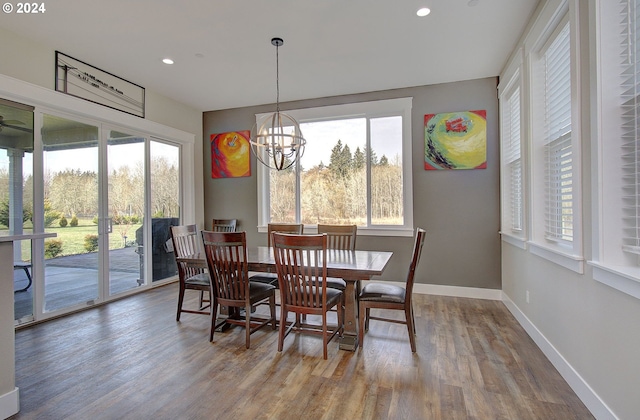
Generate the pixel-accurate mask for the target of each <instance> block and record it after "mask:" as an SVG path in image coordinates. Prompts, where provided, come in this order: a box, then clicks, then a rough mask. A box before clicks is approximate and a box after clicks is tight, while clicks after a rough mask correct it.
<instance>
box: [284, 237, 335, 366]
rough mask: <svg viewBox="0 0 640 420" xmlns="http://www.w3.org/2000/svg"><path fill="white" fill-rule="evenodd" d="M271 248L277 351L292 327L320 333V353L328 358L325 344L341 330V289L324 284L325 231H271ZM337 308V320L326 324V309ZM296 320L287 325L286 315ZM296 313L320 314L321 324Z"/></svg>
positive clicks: (303, 331) (325, 270)
mask: <svg viewBox="0 0 640 420" xmlns="http://www.w3.org/2000/svg"><path fill="white" fill-rule="evenodd" d="M272 241H273V252H274V258H275V262H276V271H277V273H278V288H279V289H280V327H279V331H278V351H279V352H281V351H282V348H283V345H284V339H285V337H286V336H287V335H288V334H289V333H290V332H291V330H292V329H293V328H296V330H297V331H299V332H302V333H313V334H320V335H321V336H322V354H323V357H324V359H325V360H326V359H327V345H328V343H329V341H331V339H333V337H335V336H336V335H339V336H342V332H343V330H344V293H342V291H340V290H337V289H332V288H329V287H327V282H326V279H327V235H292V234H283V233H273V235H272ZM333 307H337V309H338V324H337V325H335V326H329V325H328V323H327V312H328V311H329V310H330V309H331V308H333ZM289 312H293V313H295V314H296V315H298V316H296V320H295V321H294V322H292V323H289V324H288V325H287V315H288V313H289ZM299 315H320V316H321V317H322V325H311V324H307V323H302V322H300V317H299Z"/></svg>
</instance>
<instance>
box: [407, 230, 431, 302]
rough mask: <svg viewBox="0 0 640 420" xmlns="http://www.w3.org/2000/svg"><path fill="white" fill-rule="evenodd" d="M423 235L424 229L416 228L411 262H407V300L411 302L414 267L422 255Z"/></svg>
mask: <svg viewBox="0 0 640 420" xmlns="http://www.w3.org/2000/svg"><path fill="white" fill-rule="evenodd" d="M425 235H426V232H425V230H424V229H420V228H416V236H415V241H414V242H413V254H412V256H411V263H410V264H409V273H408V274H407V299H406V301H407V302H411V293H412V291H413V279H414V277H415V273H416V267H417V266H418V263H419V262H420V255H422V247H423V245H424V238H425Z"/></svg>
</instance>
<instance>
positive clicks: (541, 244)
mask: <svg viewBox="0 0 640 420" xmlns="http://www.w3.org/2000/svg"><path fill="white" fill-rule="evenodd" d="M577 1H579V0H568V1H553V2H549V3H548V4H547V7H545V9H544V10H543V12H542V13H541V15H540V16H541V18H540V19H538V20H537V21H536V22H535V24H534V26H533V30H532V32H531V33H530V34H529V37H528V39H527V40H526V41H525V49H526V54H525V59H526V61H527V64H528V68H527V74H528V75H529V76H530V77H529V81H530V83H531V86H529V87H528V92H527V95H528V97H529V98H530V99H529V100H528V104H529V106H531V105H532V104H534V101H533V99H532V98H531V97H532V95H534V93H535V89H534V85H533V84H534V79H533V76H534V75H535V64H537V62H538V60H537V58H536V57H537V55H538V52H539V51H541V49H542V47H543V46H544V45H545V44H546V43H547V42H548V41H549V39H550V37H551V36H552V34H555V33H556V31H558V30H560V28H561V27H562V26H563V25H564V24H565V23H566V22H567V20H568V22H569V24H570V45H571V60H572V66H571V119H572V126H571V129H572V134H571V136H572V148H573V161H574V162H575V165H574V168H573V181H574V184H573V204H574V206H573V210H574V219H573V228H574V236H573V243H572V244H571V245H570V246H566V245H565V244H560V243H550V242H549V241H547V240H546V239H545V237H544V230H545V228H544V204H545V203H544V194H543V192H544V188H543V186H542V184H541V183H543V182H544V163H545V161H544V157H543V156H540V155H539V154H538V155H536V153H534V152H533V150H534V149H535V146H536V142H535V140H534V136H539V134H538V132H537V131H534V126H535V121H536V119H535V118H532V119H531V120H530V121H529V122H528V124H527V126H528V130H527V133H526V136H527V139H528V149H529V156H530V159H529V162H530V165H529V168H528V175H529V177H530V180H531V183H530V193H529V195H528V197H529V199H530V200H532V201H531V202H530V203H529V209H531V216H530V217H531V219H530V220H531V238H530V239H529V240H528V247H529V250H530V252H531V253H533V254H535V255H538V256H540V257H542V258H545V259H547V260H549V261H551V262H553V263H556V264H558V265H560V266H562V267H565V268H567V269H570V270H572V271H575V272H577V273H584V256H583V246H582V240H583V239H582V238H583V229H582V193H581V189H582V186H581V182H580V180H581V177H582V170H581V162H582V153H581V147H580V139H581V132H580V129H581V127H580V121H581V118H580V115H581V102H580V90H579V87H580V77H579V76H580V74H579V70H580V69H579V67H580V66H579V65H578V63H580V51H579V49H580V48H579V40H578V32H579V30H578V28H579V27H578V16H577V10H578V5H577ZM533 111H536V108H529V113H530V114H532V113H533ZM525 112H527V111H526V110H525ZM534 198H535V199H534Z"/></svg>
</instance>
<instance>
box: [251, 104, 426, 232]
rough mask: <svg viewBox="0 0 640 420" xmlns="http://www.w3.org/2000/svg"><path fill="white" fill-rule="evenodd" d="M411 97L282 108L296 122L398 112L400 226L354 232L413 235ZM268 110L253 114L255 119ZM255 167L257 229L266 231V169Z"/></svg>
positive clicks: (309, 228)
mask: <svg viewBox="0 0 640 420" xmlns="http://www.w3.org/2000/svg"><path fill="white" fill-rule="evenodd" d="M412 103H413V98H396V99H386V100H379V101H370V102H358V103H351V104H342V105H329V106H323V107H314V108H304V109H294V110H287V111H284V110H283V112H285V113H287V114H288V115H290V116H292V117H293V118H295V119H296V120H297V121H298V123H301V124H302V123H304V122H309V121H317V120H319V119H322V118H327V119H328V118H331V117H335V116H336V115H340V116H341V117H347V116H351V117H357V116H361V115H364V114H366V115H367V116H369V117H370V116H373V115H375V114H380V115H388V114H389V112H398V113H400V114H401V115H402V178H403V191H402V194H403V197H404V203H403V204H404V208H403V212H404V219H405V224H404V225H403V226H374V227H360V226H359V227H358V235H364V236H367V235H369V236H407V237H411V236H413V233H414V232H413V182H412V169H413V163H412V162H413V161H412V141H411V140H412V136H411V107H412ZM270 114H271V113H262V114H256V121H258V120H260V119H262V118H263V117H265V116H267V115H270ZM257 166H258V168H257V171H256V172H257V174H256V177H257V185H258V188H257V195H258V232H263V233H264V232H267V224H268V220H269V211H268V209H269V206H268V200H269V192H268V191H269V189H268V186H269V184H268V179H269V178H268V172H269V169H268V168H267V167H266V166H264V165H262V164H259V163H258V165H257ZM314 229H315V226H314V225H310V226H308V227H307V226H305V229H304V230H305V232H309V233H314Z"/></svg>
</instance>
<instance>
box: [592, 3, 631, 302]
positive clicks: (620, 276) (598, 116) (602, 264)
mask: <svg viewBox="0 0 640 420" xmlns="http://www.w3.org/2000/svg"><path fill="white" fill-rule="evenodd" d="M615 11H616V10H615V9H611V4H609V3H608V2H604V1H602V0H597V1H596V2H595V3H594V4H593V5H592V6H591V7H590V8H589V13H590V14H592V16H591V17H592V18H593V21H594V22H595V25H590V27H589V38H590V40H591V41H592V42H591V45H590V46H589V48H590V53H591V54H592V55H593V56H594V57H595V60H592V61H591V66H590V68H589V70H590V72H591V74H594V75H595V86H594V89H593V97H592V101H591V102H592V109H591V113H590V116H591V119H590V120H591V127H590V129H591V147H592V150H593V153H592V157H591V185H592V189H591V195H592V207H591V209H592V214H593V218H592V232H593V236H592V249H593V260H591V261H589V262H588V264H589V265H590V266H591V267H592V271H593V278H594V280H596V281H598V282H600V283H602V284H605V285H607V286H609V287H612V288H614V289H616V290H618V291H620V292H623V293H626V294H628V295H630V296H633V297H635V298H637V299H640V264H638V265H635V266H634V265H631V264H629V265H622V264H619V263H618V262H619V257H614V258H611V257H610V256H609V254H610V251H611V249H610V247H611V246H615V245H611V244H609V245H606V244H607V242H608V241H610V239H607V238H606V237H605V236H606V235H607V233H610V232H611V229H615V227H616V226H617V223H618V222H614V223H612V221H611V218H612V217H614V216H611V215H609V216H607V214H606V213H607V212H606V211H605V207H604V206H605V202H606V201H607V200H609V199H611V197H610V196H609V195H608V193H607V191H606V190H605V187H606V186H608V185H609V182H608V181H605V171H607V167H608V165H610V163H609V164H607V163H606V161H607V159H609V158H610V155H607V154H606V153H605V152H606V149H605V141H604V138H605V134H604V131H605V128H604V126H605V122H604V119H605V116H604V112H607V111H606V108H607V106H606V105H605V104H606V103H607V101H608V100H609V99H610V98H607V95H606V93H607V92H608V90H607V88H605V87H604V86H603V85H604V81H603V78H604V77H606V76H605V75H604V74H603V68H602V67H601V64H603V61H602V60H604V59H605V58H603V57H602V55H603V49H604V45H603V44H604V43H605V41H604V39H603V38H605V37H606V36H610V35H611V33H610V31H611V29H610V28H608V27H607V28H606V29H605V28H603V25H604V24H605V23H604V22H603V21H604V20H605V19H607V18H608V19H613V20H614V21H616V22H617V21H618V17H617V16H615V17H613V18H612V17H611V16H610V15H609V16H608V17H603V16H604V15H607V14H610V13H615ZM605 54H606V53H605ZM616 217H617V215H616ZM612 225H613V226H612ZM614 252H616V253H619V252H620V251H619V250H615V251H614ZM629 258H630V257H629Z"/></svg>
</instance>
